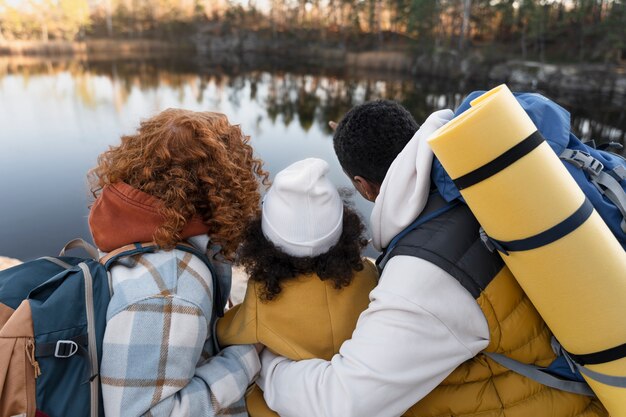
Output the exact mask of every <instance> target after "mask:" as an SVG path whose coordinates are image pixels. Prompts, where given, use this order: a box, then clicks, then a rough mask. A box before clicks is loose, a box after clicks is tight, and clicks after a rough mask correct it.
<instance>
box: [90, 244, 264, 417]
mask: <svg viewBox="0 0 626 417" xmlns="http://www.w3.org/2000/svg"><path fill="white" fill-rule="evenodd" d="M203 238H204V239H203ZM190 241H191V243H193V244H194V245H195V246H198V247H202V250H205V249H206V248H207V244H208V238H206V237H200V236H196V237H195V238H192V239H191V240H190ZM215 266H216V269H218V270H219V268H220V267H222V268H223V267H224V266H225V265H215ZM218 275H220V274H219V272H218ZM111 276H112V283H113V297H112V298H111V302H110V304H109V307H108V311H107V327H106V330H105V334H104V342H103V352H102V364H101V381H102V396H103V401H104V409H105V414H106V416H107V417H112V416H133V417H134V416H144V415H145V416H154V417H157V416H172V417H179V416H180V417H182V416H185V417H191V416H194V417H195V416H216V415H217V416H220V415H224V416H247V413H246V409H245V404H244V401H243V399H242V397H243V395H244V393H245V391H246V388H247V387H248V385H249V384H250V383H251V382H252V381H253V380H254V378H255V376H256V375H257V373H258V371H259V369H260V365H259V359H258V356H257V354H256V352H255V350H254V348H253V347H252V346H250V345H244V346H232V347H228V348H226V349H224V350H222V351H221V352H219V353H217V351H216V348H215V344H214V335H213V329H212V323H211V313H212V311H213V308H212V307H213V285H212V280H211V273H210V272H209V269H208V268H207V266H206V265H205V264H204V263H203V262H202V261H201V260H200V259H198V258H196V257H194V256H193V255H191V254H189V253H186V252H182V251H178V250H173V251H169V252H158V253H153V254H145V255H141V256H135V257H132V258H127V259H125V260H123V261H122V262H120V263H119V264H117V265H115V266H113V268H112V269H111ZM228 279H230V276H228Z"/></svg>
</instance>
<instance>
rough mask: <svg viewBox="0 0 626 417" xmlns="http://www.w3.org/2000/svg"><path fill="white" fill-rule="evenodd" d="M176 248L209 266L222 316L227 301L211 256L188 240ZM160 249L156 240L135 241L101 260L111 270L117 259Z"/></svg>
mask: <svg viewBox="0 0 626 417" xmlns="http://www.w3.org/2000/svg"><path fill="white" fill-rule="evenodd" d="M176 249H178V250H181V251H183V252H188V253H191V254H192V255H194V256H196V257H197V258H199V259H200V260H201V261H202V262H203V263H204V264H205V265H206V266H207V268H209V271H210V273H211V280H212V282H213V312H214V314H215V315H217V317H222V316H223V315H224V305H223V304H225V303H222V301H223V300H224V298H223V297H222V291H221V288H220V285H219V281H218V278H217V273H216V271H215V268H214V267H213V264H212V263H211V260H210V259H209V257H208V256H207V255H206V253H204V252H202V251H201V250H199V249H198V248H196V247H195V246H193V245H190V244H189V243H186V242H179V243H178V244H177V245H176ZM158 250H160V248H159V246H158V245H157V244H156V243H155V242H147V243H133V244H130V245H126V246H122V247H121V248H118V249H116V250H114V251H111V252H109V253H108V254H107V255H106V256H103V257H102V258H100V260H99V262H100V263H101V264H102V265H104V267H105V268H106V269H107V270H109V269H110V268H111V266H113V264H114V263H115V261H117V260H119V259H121V258H124V257H127V256H133V255H137V254H140V253H153V252H156V251H158Z"/></svg>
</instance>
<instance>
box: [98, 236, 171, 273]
mask: <svg viewBox="0 0 626 417" xmlns="http://www.w3.org/2000/svg"><path fill="white" fill-rule="evenodd" d="M157 250H159V246H158V245H157V244H156V243H155V242H147V243H131V244H130V245H126V246H122V247H121V248H118V249H115V250H113V251H111V252H109V253H108V254H106V255H105V256H103V257H102V258H100V259H99V260H98V262H100V263H101V264H102V265H104V267H105V268H106V269H107V270H109V269H110V268H111V266H112V265H113V264H114V263H115V262H116V261H118V260H119V259H121V258H125V257H128V256H133V255H137V254H140V253H153V252H156V251H157Z"/></svg>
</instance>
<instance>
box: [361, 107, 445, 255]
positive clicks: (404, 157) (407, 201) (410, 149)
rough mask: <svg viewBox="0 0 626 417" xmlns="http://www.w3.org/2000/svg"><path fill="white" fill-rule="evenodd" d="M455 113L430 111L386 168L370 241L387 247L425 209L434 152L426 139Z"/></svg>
mask: <svg viewBox="0 0 626 417" xmlns="http://www.w3.org/2000/svg"><path fill="white" fill-rule="evenodd" d="M453 116H454V113H453V112H452V110H448V109H446V110H439V111H436V112H434V113H433V114H431V115H430V116H429V117H428V119H426V121H425V122H424V124H423V125H422V127H420V129H419V130H418V131H417V132H415V135H414V136H413V138H411V140H410V141H409V143H407V144H406V146H405V147H404V149H403V150H402V152H400V153H399V154H398V156H397V157H396V159H394V161H393V163H392V164H391V166H390V167H389V170H388V171H387V175H386V176H385V179H384V180H383V183H382V185H381V187H380V192H379V194H378V197H377V198H376V202H375V203H374V209H373V210H372V215H371V217H370V226H371V231H372V244H373V245H374V247H375V248H376V250H379V251H381V250H382V249H383V248H386V247H387V245H389V243H390V242H391V240H392V239H393V238H394V237H395V236H396V235H397V234H398V233H400V232H401V231H402V230H404V229H405V228H406V227H407V226H408V225H409V224H411V222H413V220H415V219H416V218H417V216H419V214H420V213H421V212H422V210H423V209H424V206H425V205H426V201H427V200H428V195H429V193H430V169H431V166H432V161H433V151H432V149H431V148H430V146H429V145H428V143H427V142H426V139H428V137H429V136H430V135H431V134H432V133H433V132H434V131H435V130H437V129H439V128H440V127H441V126H443V125H444V124H446V123H447V122H449V121H450V120H451V119H452V118H453Z"/></svg>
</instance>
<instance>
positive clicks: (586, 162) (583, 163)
mask: <svg viewBox="0 0 626 417" xmlns="http://www.w3.org/2000/svg"><path fill="white" fill-rule="evenodd" d="M564 159H566V160H567V161H569V162H571V163H573V164H574V165H576V166H577V167H578V168H580V169H582V170H584V171H587V172H588V173H589V174H590V175H594V176H597V175H598V174H600V172H602V170H603V169H604V165H602V162H600V161H598V160H597V159H596V158H594V157H593V156H591V155H590V154H588V153H587V152H583V151H571V154H570V155H569V156H568V157H566V158H564Z"/></svg>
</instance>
